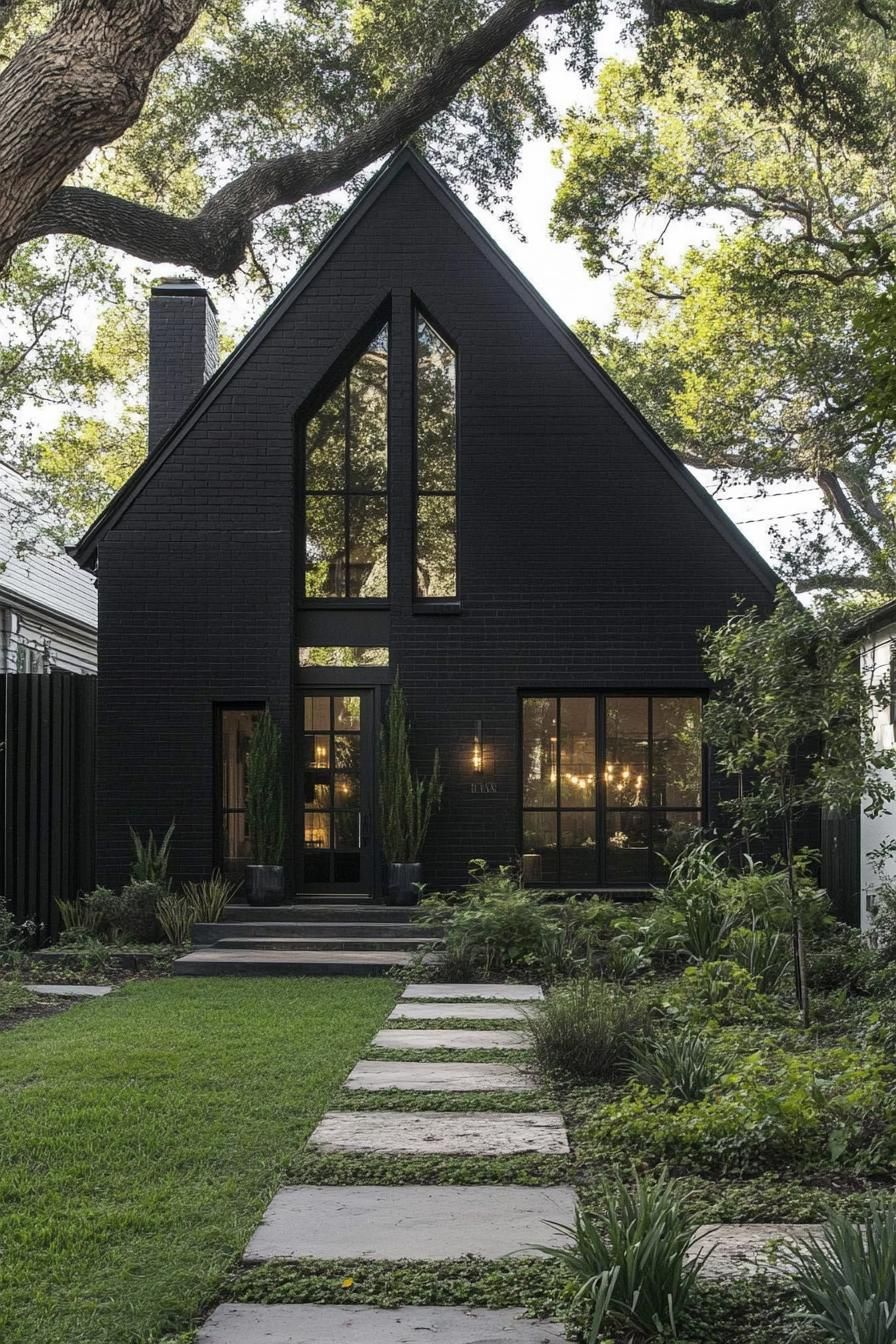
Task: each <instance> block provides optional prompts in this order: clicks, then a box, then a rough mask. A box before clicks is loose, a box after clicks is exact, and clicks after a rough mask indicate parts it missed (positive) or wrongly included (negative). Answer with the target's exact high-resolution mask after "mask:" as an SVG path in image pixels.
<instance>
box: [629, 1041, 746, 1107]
mask: <svg viewBox="0 0 896 1344" xmlns="http://www.w3.org/2000/svg"><path fill="white" fill-rule="evenodd" d="M733 1062H734V1061H733V1056H731V1055H724V1054H721V1053H719V1052H718V1051H717V1050H715V1049H713V1046H712V1044H711V1042H710V1041H709V1039H708V1038H707V1037H706V1036H703V1035H700V1034H699V1033H698V1032H694V1031H689V1030H687V1029H685V1030H684V1031H678V1032H664V1033H663V1034H661V1035H658V1036H656V1037H655V1038H654V1039H652V1040H649V1041H646V1042H644V1043H642V1044H639V1045H636V1046H635V1048H634V1051H633V1055H632V1064H631V1072H632V1077H633V1078H636V1079H637V1080H638V1082H639V1083H643V1084H644V1086H645V1087H649V1088H652V1089H653V1090H654V1091H656V1092H667V1093H669V1094H670V1095H671V1096H673V1097H676V1098H677V1099H678V1100H679V1101H699V1100H700V1099H701V1098H702V1097H704V1096H705V1095H706V1093H707V1092H709V1091H710V1089H711V1088H714V1087H716V1086H717V1085H718V1084H719V1083H720V1082H721V1080H722V1077H723V1076H724V1074H726V1073H727V1072H728V1071H729V1069H731V1068H732V1067H733Z"/></svg>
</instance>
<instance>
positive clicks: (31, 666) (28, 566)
mask: <svg viewBox="0 0 896 1344" xmlns="http://www.w3.org/2000/svg"><path fill="white" fill-rule="evenodd" d="M26 502H27V491H26V487H25V482H24V480H23V478H22V477H21V476H20V475H19V474H18V472H16V471H14V470H13V469H12V468H11V467H8V466H6V465H5V464H4V463H0V674H2V673H4V672H49V671H50V670H51V669H52V668H60V669H61V670H63V671H65V672H95V671H96V588H95V587H94V584H93V580H92V578H91V577H90V575H88V574H86V573H85V572H84V571H83V570H82V569H79V568H78V566H77V565H76V564H75V562H74V560H72V559H70V558H69V556H67V555H66V553H65V551H64V550H62V549H61V547H58V546H54V545H52V544H51V543H50V542H48V541H45V540H40V541H38V542H37V543H36V544H35V546H33V547H28V548H26V549H25V550H24V551H23V552H22V554H19V550H18V549H17V546H18V542H19V540H20V535H19V529H18V528H17V527H16V517H17V515H18V514H19V513H20V512H21V510H22V509H23V506H24V505H25V504H26Z"/></svg>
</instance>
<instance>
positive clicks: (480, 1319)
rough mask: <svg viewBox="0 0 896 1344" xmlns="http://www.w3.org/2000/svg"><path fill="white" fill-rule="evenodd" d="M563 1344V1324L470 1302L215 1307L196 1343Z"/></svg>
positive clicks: (232, 1304) (231, 1305)
mask: <svg viewBox="0 0 896 1344" xmlns="http://www.w3.org/2000/svg"><path fill="white" fill-rule="evenodd" d="M429 1339H433V1340H438V1341H439V1344H504V1341H505V1340H506V1341H507V1344H563V1341H564V1340H565V1339H566V1335H565V1333H564V1331H563V1330H562V1328H561V1327H560V1326H559V1325H553V1324H547V1323H546V1322H544V1321H527V1320H524V1319H523V1318H522V1317H521V1316H520V1315H519V1313H518V1312H516V1311H513V1310H510V1311H485V1310H474V1309H471V1308H470V1307H400V1308H399V1309H398V1311H383V1310H382V1309H381V1308H379V1307H318V1306H295V1307H289V1306H277V1307H259V1306H249V1305H245V1306H244V1305H242V1304H237V1303H227V1304H225V1305H224V1306H223V1307H218V1308H216V1310H215V1311H213V1312H212V1314H211V1316H210V1317H209V1318H208V1320H207V1321H206V1323H205V1325H204V1326H201V1327H200V1329H199V1333H198V1335H197V1336H196V1344H262V1341H264V1344H346V1341H349V1342H350V1344H422V1341H424V1340H429Z"/></svg>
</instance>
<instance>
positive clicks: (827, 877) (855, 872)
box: [819, 808, 862, 925]
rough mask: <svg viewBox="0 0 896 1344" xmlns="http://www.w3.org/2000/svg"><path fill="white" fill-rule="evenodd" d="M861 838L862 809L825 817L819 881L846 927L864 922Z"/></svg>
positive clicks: (833, 813)
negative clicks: (862, 919)
mask: <svg viewBox="0 0 896 1344" xmlns="http://www.w3.org/2000/svg"><path fill="white" fill-rule="evenodd" d="M861 834H862V831H861V817H860V815H859V810H858V808H856V810H855V811H853V812H846V813H840V812H828V811H825V812H824V813H823V814H822V818H821V871H820V873H819V880H820V882H821V885H822V886H823V887H824V889H825V891H826V892H827V893H828V896H829V897H830V901H831V905H832V906H833V910H834V914H835V915H836V916H837V918H838V919H842V920H843V921H844V923H846V924H855V925H858V924H860V923H861V918H862V893H861V886H862V876H861V858H862V850H861Z"/></svg>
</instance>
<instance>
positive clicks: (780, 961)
mask: <svg viewBox="0 0 896 1344" xmlns="http://www.w3.org/2000/svg"><path fill="white" fill-rule="evenodd" d="M753 920H754V922H753V924H752V926H751V927H750V928H749V929H733V930H732V931H731V935H730V937H729V939H728V954H729V956H730V957H731V959H732V961H734V962H736V964H737V965H738V966H741V967H742V968H743V969H744V970H745V971H746V972H747V973H748V974H749V975H751V976H752V978H753V980H754V982H755V984H756V987H757V989H759V990H760V992H761V993H763V994H773V993H774V992H775V991H776V990H777V989H780V987H781V983H782V981H783V980H784V977H785V976H786V974H787V972H788V970H789V968H790V958H791V942H790V939H789V937H788V936H787V934H785V933H783V932H781V931H780V930H777V929H776V930H774V931H771V930H767V929H762V928H760V927H758V925H757V923H756V922H755V921H756V916H755V915H754V916H753Z"/></svg>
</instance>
